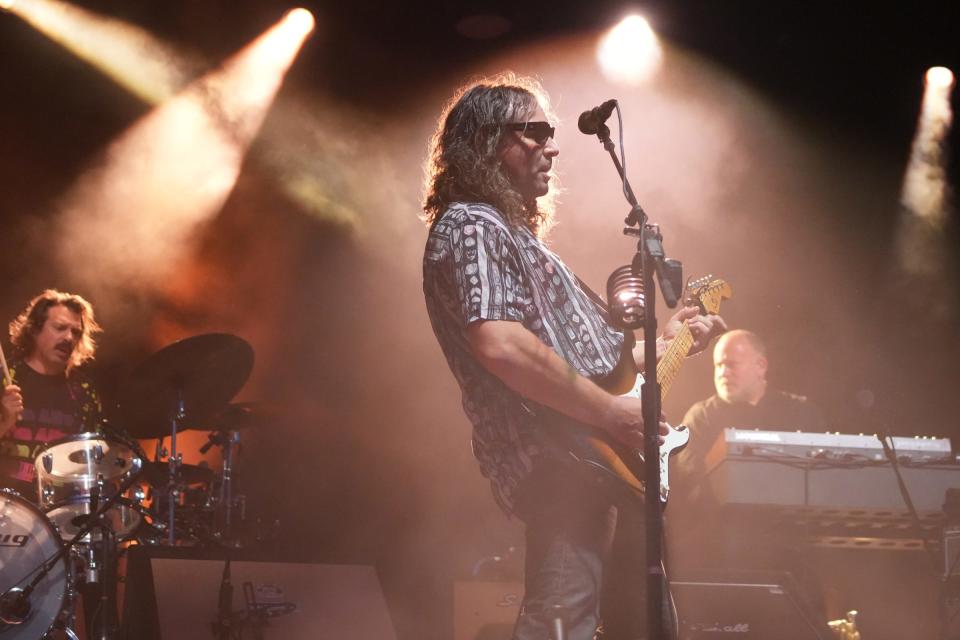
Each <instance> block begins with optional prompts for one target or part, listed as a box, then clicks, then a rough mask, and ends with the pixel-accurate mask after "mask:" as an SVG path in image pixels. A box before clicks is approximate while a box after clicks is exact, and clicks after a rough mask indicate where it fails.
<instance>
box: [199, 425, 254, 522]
mask: <svg viewBox="0 0 960 640" xmlns="http://www.w3.org/2000/svg"><path fill="white" fill-rule="evenodd" d="M239 443H240V432H239V431H230V430H220V431H214V432H213V433H211V434H210V435H209V436H207V442H206V443H205V444H204V445H203V446H202V447H200V453H202V454H203V453H206V452H207V451H209V450H210V448H211V447H213V446H218V447H220V451H221V459H222V460H223V475H222V476H221V481H220V491H219V495H218V503H219V506H220V511H219V514H218V515H219V517H218V518H217V523H216V529H217V531H216V535H217V536H218V537H219V538H220V539H222V540H230V539H231V537H232V535H233V529H232V526H233V509H234V506H235V503H234V496H233V450H234V445H239ZM243 515H244V514H241V518H242V517H243Z"/></svg>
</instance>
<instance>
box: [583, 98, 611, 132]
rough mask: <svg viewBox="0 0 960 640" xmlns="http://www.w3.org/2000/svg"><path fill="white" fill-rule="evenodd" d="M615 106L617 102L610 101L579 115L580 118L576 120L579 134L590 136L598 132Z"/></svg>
mask: <svg viewBox="0 0 960 640" xmlns="http://www.w3.org/2000/svg"><path fill="white" fill-rule="evenodd" d="M616 106H617V101H616V100H615V99H610V100H607V101H606V102H604V103H603V104H601V105H600V106H599V107H594V108H593V109H590V110H589V111H584V112H583V113H581V114H580V118H579V119H578V120H577V127H579V128H580V132H581V133H585V134H587V135H588V136H591V135H593V134H595V133H597V132H598V131H600V127H602V126H603V123H604V122H606V121H607V119H608V118H609V117H610V114H611V113H613V108H614V107H616Z"/></svg>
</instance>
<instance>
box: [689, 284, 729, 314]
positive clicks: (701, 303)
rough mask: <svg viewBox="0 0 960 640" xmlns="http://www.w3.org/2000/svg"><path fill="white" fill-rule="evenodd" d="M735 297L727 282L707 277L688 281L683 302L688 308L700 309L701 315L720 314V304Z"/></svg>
mask: <svg viewBox="0 0 960 640" xmlns="http://www.w3.org/2000/svg"><path fill="white" fill-rule="evenodd" d="M732 296H733V289H732V288H731V287H730V284H729V283H728V282H727V281H726V280H721V279H720V278H714V277H713V276H712V275H706V276H704V277H702V278H698V279H696V280H688V281H687V288H686V295H684V297H683V302H684V304H686V305H687V306H691V307H692V306H697V307H700V312H701V313H719V311H720V302H721V301H723V300H727V299H729V298H731V297H732Z"/></svg>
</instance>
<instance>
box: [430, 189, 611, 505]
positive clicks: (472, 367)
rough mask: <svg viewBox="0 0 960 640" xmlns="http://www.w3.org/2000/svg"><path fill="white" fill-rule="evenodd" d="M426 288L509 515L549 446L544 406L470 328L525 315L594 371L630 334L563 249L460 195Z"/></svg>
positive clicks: (565, 353)
mask: <svg viewBox="0 0 960 640" xmlns="http://www.w3.org/2000/svg"><path fill="white" fill-rule="evenodd" d="M423 292H424V296H425V299H426V305H427V313H428V315H429V316H430V322H431V325H432V327H433V331H434V333H435V334H436V336H437V340H438V342H439V343H440V347H441V349H442V350H443V353H444V356H445V357H446V359H447V364H448V365H449V366H450V369H451V371H452V372H453V375H454V376H455V377H456V379H457V382H458V383H459V385H460V389H461V391H462V396H463V408H464V411H465V412H466V414H467V417H468V418H469V419H470V422H471V423H472V424H473V452H474V455H475V456H476V458H477V460H478V462H479V463H480V471H481V473H483V475H484V476H485V477H487V478H489V480H490V483H491V486H492V488H493V493H494V497H495V498H496V499H497V502H498V503H499V504H500V506H501V507H502V508H503V509H504V510H505V511H507V512H508V513H509V512H511V510H512V505H513V501H512V495H513V492H514V490H515V489H516V487H517V486H518V484H519V483H520V482H521V481H522V480H523V479H524V478H525V477H526V475H527V474H528V473H529V472H530V470H531V469H532V468H533V461H534V459H535V458H536V457H537V456H540V455H547V451H548V450H549V449H548V448H547V447H544V446H543V440H542V439H541V434H540V432H539V429H541V428H542V427H538V424H537V421H538V415H544V414H543V413H541V412H539V411H536V405H534V404H533V403H532V402H531V401H529V400H526V399H524V398H523V397H522V396H520V395H519V394H517V393H516V392H514V391H512V390H510V389H509V388H507V387H506V385H504V384H503V382H501V381H500V379H499V378H497V377H496V376H494V375H493V374H491V373H489V372H488V371H487V370H486V369H484V368H483V367H482V366H481V365H480V363H479V362H477V360H476V359H475V358H474V357H473V354H472V353H471V351H470V348H469V346H468V343H467V339H466V328H467V327H468V326H469V325H470V324H471V323H473V322H476V321H478V320H505V321H511V322H519V323H521V324H522V325H523V326H524V327H525V328H527V329H528V330H529V331H530V332H531V333H533V334H534V335H535V336H537V337H538V338H539V339H540V340H541V341H543V342H544V344H546V345H547V346H549V347H551V348H552V349H553V350H554V351H555V352H556V353H557V354H558V355H559V356H560V357H561V358H563V359H564V360H566V361H567V362H568V363H569V364H570V366H571V367H573V368H574V369H575V370H576V371H578V372H579V373H580V374H582V375H585V376H591V377H593V376H602V375H605V374H607V373H609V372H610V371H611V370H612V369H613V367H614V366H615V365H616V363H617V360H618V358H619V355H620V350H621V346H622V344H623V333H622V332H621V331H620V330H618V329H616V328H614V327H613V326H611V324H610V323H609V321H608V319H607V315H606V313H605V311H604V310H603V309H602V308H601V307H600V306H599V305H598V304H597V303H595V302H594V301H593V300H592V299H591V297H590V296H589V295H588V294H587V293H585V292H584V290H583V289H582V288H581V287H580V285H579V284H578V280H577V278H576V276H574V274H573V273H572V272H571V271H570V269H569V268H568V267H567V266H566V265H565V264H564V263H563V262H562V261H561V260H560V258H559V257H558V256H557V255H556V254H554V253H553V252H552V251H550V250H549V249H548V248H547V247H546V246H545V245H544V244H543V243H542V242H541V241H540V240H539V239H538V238H537V237H536V236H535V235H534V234H533V233H531V232H530V231H529V230H528V229H526V228H522V227H511V226H510V225H508V224H507V222H506V221H505V219H504V218H503V216H502V215H501V214H500V212H499V211H497V210H496V209H495V208H493V207H492V206H490V205H487V204H479V203H454V204H452V205H450V207H449V208H448V209H447V210H446V211H445V212H444V214H443V215H442V216H441V217H440V219H439V220H437V221H436V223H435V224H434V225H433V227H432V228H431V230H430V235H429V237H428V239H427V245H426V250H425V251H424V257H423ZM531 408H533V409H534V410H533V411H531ZM541 419H542V418H541Z"/></svg>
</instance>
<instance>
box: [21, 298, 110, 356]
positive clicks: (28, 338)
mask: <svg viewBox="0 0 960 640" xmlns="http://www.w3.org/2000/svg"><path fill="white" fill-rule="evenodd" d="M60 305H62V306H64V307H66V308H67V309H69V310H70V311H73V312H74V313H76V314H78V315H79V316H80V324H81V325H82V326H83V335H82V336H81V337H80V341H79V342H78V343H77V348H76V349H74V350H73V355H71V356H70V361H69V362H68V363H67V368H68V370H69V369H72V368H73V367H79V366H80V365H82V364H83V363H85V362H89V361H90V360H93V356H94V353H96V350H97V342H96V340H95V339H94V335H96V334H98V333H100V331H102V329H100V325H99V324H97V321H96V320H95V319H94V317H93V305H91V304H90V303H89V302H87V301H86V300H85V299H84V298H83V297H82V296H79V295H77V294H75V293H64V292H63V291H57V290H56V289H47V290H46V291H44V292H43V293H41V294H39V295H37V296H36V297H34V299H33V300H31V301H30V303H29V304H28V305H27V308H26V309H24V310H23V313H21V314H20V315H19V316H17V318H16V319H15V320H14V321H13V322H11V323H10V344H11V345H12V346H13V351H12V355H13V357H14V358H17V359H23V358H26V357H28V356H29V355H30V354H31V353H32V352H33V350H34V348H35V347H36V346H37V341H36V337H37V334H38V333H40V330H41V329H43V324H44V323H45V322H46V321H47V314H48V313H49V311H50V309H51V308H52V307H56V306H60Z"/></svg>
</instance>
